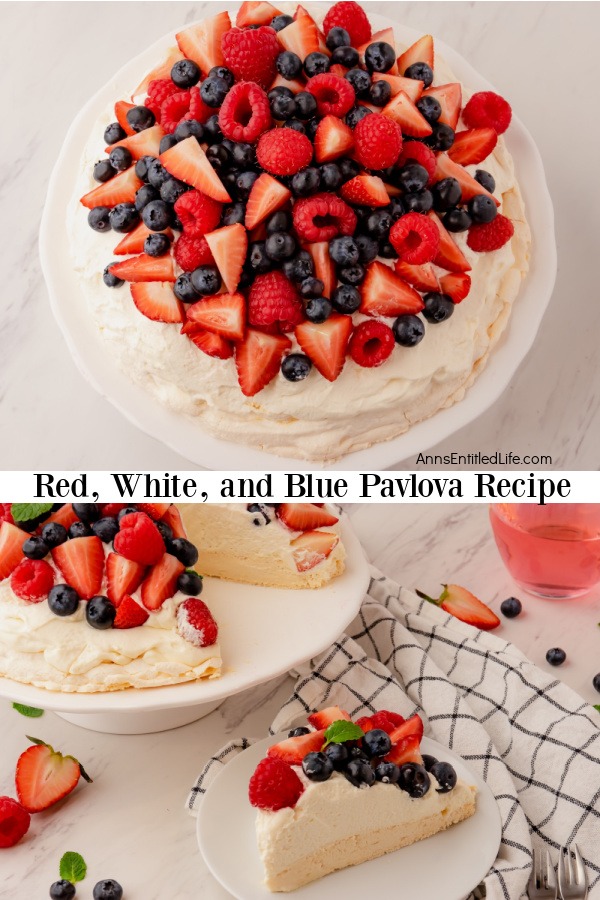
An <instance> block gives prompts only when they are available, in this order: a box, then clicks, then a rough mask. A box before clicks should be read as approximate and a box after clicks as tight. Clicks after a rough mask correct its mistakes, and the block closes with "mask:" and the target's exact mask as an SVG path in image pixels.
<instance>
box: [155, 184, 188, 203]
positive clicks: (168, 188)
mask: <svg viewBox="0 0 600 900" xmlns="http://www.w3.org/2000/svg"><path fill="white" fill-rule="evenodd" d="M187 190H188V186H187V184H184V183H183V181H178V180H177V178H167V180H166V181H165V183H164V184H163V185H161V188H160V199H161V200H164V202H165V203H171V204H173V203H175V201H176V200H178V199H179V197H181V195H182V194H185V192H186V191H187Z"/></svg>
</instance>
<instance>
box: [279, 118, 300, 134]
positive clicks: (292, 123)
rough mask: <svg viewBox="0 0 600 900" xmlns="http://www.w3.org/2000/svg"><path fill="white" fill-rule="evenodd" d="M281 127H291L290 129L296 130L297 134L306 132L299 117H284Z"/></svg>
mask: <svg viewBox="0 0 600 900" xmlns="http://www.w3.org/2000/svg"><path fill="white" fill-rule="evenodd" d="M283 128H291V129H292V131H297V132H298V133H299V134H306V126H305V125H304V124H303V123H302V122H301V121H300V119H286V121H285V122H284V123H283Z"/></svg>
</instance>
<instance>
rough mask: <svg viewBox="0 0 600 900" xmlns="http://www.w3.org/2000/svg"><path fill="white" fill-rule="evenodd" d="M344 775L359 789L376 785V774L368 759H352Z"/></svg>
mask: <svg viewBox="0 0 600 900" xmlns="http://www.w3.org/2000/svg"><path fill="white" fill-rule="evenodd" d="M343 774H344V775H345V777H346V778H347V779H348V781H349V782H350V784H353V785H354V787H357V788H368V787H371V785H372V784H374V783H375V772H374V771H373V769H372V767H371V766H370V764H369V763H368V762H367V760H366V759H361V758H355V759H351V760H350V762H349V763H348V765H347V766H346V770H345V771H344V773H343Z"/></svg>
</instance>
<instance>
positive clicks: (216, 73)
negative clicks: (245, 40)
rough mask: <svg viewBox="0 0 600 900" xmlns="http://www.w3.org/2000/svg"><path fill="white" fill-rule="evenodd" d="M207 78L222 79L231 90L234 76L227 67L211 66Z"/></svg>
mask: <svg viewBox="0 0 600 900" xmlns="http://www.w3.org/2000/svg"><path fill="white" fill-rule="evenodd" d="M208 77H209V78H222V79H223V81H224V82H225V84H226V85H227V87H229V88H232V87H233V85H234V83H235V75H234V74H233V72H232V71H231V69H228V68H227V66H213V67H212V69H210V70H209V72H208Z"/></svg>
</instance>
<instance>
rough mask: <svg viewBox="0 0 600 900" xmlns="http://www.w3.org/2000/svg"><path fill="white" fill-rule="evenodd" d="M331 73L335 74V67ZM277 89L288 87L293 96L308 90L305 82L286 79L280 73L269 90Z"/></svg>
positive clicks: (331, 69)
mask: <svg viewBox="0 0 600 900" xmlns="http://www.w3.org/2000/svg"><path fill="white" fill-rule="evenodd" d="M329 71H330V72H333V66H331V68H330V69H329ZM333 74H334V75H335V74H336V73H335V72H333ZM276 87H286V88H288V90H290V91H291V92H292V94H299V93H300V91H304V90H306V85H305V83H304V82H303V81H299V80H298V79H297V78H293V79H288V78H284V77H283V75H280V74H279V72H278V73H277V75H276V76H275V79H274V81H273V84H272V85H271V87H270V88H269V90H270V91H272V90H273V88H276Z"/></svg>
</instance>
